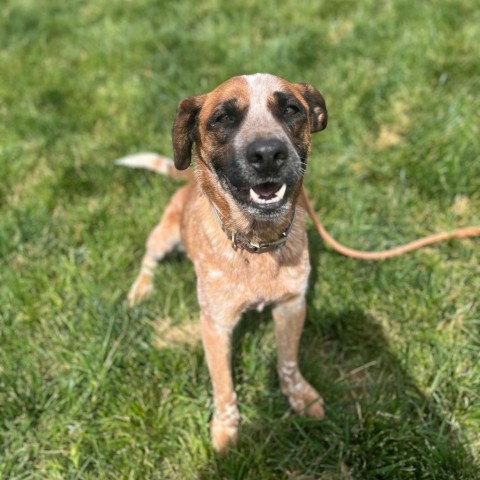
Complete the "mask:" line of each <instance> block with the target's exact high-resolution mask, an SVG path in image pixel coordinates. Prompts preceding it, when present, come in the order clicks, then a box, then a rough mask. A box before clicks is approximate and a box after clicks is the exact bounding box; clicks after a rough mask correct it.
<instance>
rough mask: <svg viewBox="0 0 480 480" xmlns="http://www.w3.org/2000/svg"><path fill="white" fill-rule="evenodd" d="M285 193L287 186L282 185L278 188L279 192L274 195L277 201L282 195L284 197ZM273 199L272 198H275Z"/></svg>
mask: <svg viewBox="0 0 480 480" xmlns="http://www.w3.org/2000/svg"><path fill="white" fill-rule="evenodd" d="M286 191H287V184H286V183H284V184H283V185H282V186H281V187H280V190H279V191H278V192H277V193H276V194H275V197H277V199H278V200H281V199H282V198H283V197H284V195H285V192H286ZM275 197H274V198H275Z"/></svg>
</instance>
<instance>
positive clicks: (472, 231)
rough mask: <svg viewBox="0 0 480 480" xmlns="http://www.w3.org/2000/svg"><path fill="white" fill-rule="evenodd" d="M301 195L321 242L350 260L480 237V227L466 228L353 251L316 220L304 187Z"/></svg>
mask: <svg viewBox="0 0 480 480" xmlns="http://www.w3.org/2000/svg"><path fill="white" fill-rule="evenodd" d="M302 195H303V199H304V201H305V207H306V210H307V213H308V214H309V215H310V218H311V219H312V221H313V224H314V225H315V228H316V230H317V232H318V234H319V235H320V237H321V238H322V239H323V241H324V242H325V243H326V244H328V245H330V247H332V248H333V249H334V250H335V251H336V252H338V253H340V254H341V255H345V256H346V257H351V258H357V259H359V260H382V259H385V258H392V257H397V256H399V255H403V254H404V253H408V252H411V251H412V250H417V249H419V248H423V247H426V246H428V245H432V244H434V243H438V242H442V241H445V240H450V239H452V238H459V239H462V238H470V237H479V236H480V227H467V228H459V229H456V230H452V231H450V232H441V233H437V234H434V235H429V236H428V237H423V238H420V239H418V240H414V241H413V242H410V243H406V244H404V245H400V246H398V247H394V248H391V249H388V250H379V251H375V252H364V251H361V250H355V249H353V248H349V247H346V246H344V245H342V244H341V243H339V242H337V241H336V240H335V239H334V238H333V237H332V236H331V235H330V234H329V233H328V232H327V230H326V229H325V227H324V226H323V225H322V223H321V222H320V220H319V219H318V216H317V214H316V212H315V210H314V209H313V206H312V202H311V201H310V199H309V198H308V195H307V192H306V190H305V188H304V187H302Z"/></svg>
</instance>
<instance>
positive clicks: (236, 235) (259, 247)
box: [210, 202, 297, 253]
mask: <svg viewBox="0 0 480 480" xmlns="http://www.w3.org/2000/svg"><path fill="white" fill-rule="evenodd" d="M210 206H211V207H212V212H213V216H214V217H215V219H216V220H217V222H218V224H219V225H220V227H221V229H222V231H223V232H224V233H225V234H226V235H227V237H228V238H229V240H230V241H231V245H232V248H233V249H234V250H238V249H239V248H240V249H241V250H246V251H247V252H249V253H265V252H271V251H273V250H279V249H280V248H282V247H283V246H284V245H285V243H286V242H287V237H288V234H289V233H290V230H291V229H292V227H293V223H294V221H295V214H296V213H297V209H296V208H294V210H293V214H292V218H291V220H290V223H289V225H288V227H287V229H286V230H284V231H283V232H282V233H281V235H280V238H279V239H278V240H274V241H273V242H259V243H254V242H250V241H249V240H247V239H246V238H245V236H244V235H243V234H242V233H240V232H230V231H229V230H227V229H226V228H225V226H224V225H223V222H222V220H221V219H220V215H219V214H218V210H217V209H216V208H215V205H214V204H213V203H212V202H210Z"/></svg>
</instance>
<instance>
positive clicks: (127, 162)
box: [115, 152, 193, 180]
mask: <svg viewBox="0 0 480 480" xmlns="http://www.w3.org/2000/svg"><path fill="white" fill-rule="evenodd" d="M115 165H120V166H122V167H130V168H144V169H146V170H151V171H152V172H155V173H159V174H161V175H166V176H167V177H172V178H175V179H178V180H189V179H190V178H192V176H193V173H192V171H191V170H177V169H176V168H175V164H174V163H173V160H172V159H170V158H168V157H164V156H163V155H159V154H158V153H152V152H143V153H135V154H133V155H128V156H126V157H122V158H119V159H117V160H115Z"/></svg>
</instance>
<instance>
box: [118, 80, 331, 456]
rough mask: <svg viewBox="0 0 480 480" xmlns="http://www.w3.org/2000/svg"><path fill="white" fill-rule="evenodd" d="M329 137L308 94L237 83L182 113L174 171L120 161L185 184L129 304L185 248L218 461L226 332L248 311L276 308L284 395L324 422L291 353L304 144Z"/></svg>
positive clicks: (224, 427) (298, 293) (297, 308)
mask: <svg viewBox="0 0 480 480" xmlns="http://www.w3.org/2000/svg"><path fill="white" fill-rule="evenodd" d="M326 126H327V109H326V105H325V100H324V98H323V96H322V95H321V94H320V92H319V91H318V90H317V89H316V88H315V87H313V86H312V85H310V84H307V83H290V82H288V81H286V80H284V79H282V78H280V77H277V76H274V75H270V74H254V75H245V76H238V77H233V78H230V79H229V80H227V81H226V82H224V83H222V84H221V85H220V86H218V87H217V88H215V89H214V90H213V91H211V92H210V93H206V94H203V95H198V96H194V97H189V98H186V99H185V100H183V101H181V102H180V104H179V106H178V109H177V113H176V118H175V121H174V124H173V129H172V143H173V152H174V160H173V162H172V161H171V160H169V159H168V158H165V157H162V156H159V155H156V154H138V155H134V156H131V157H125V158H124V159H121V160H120V161H118V163H119V164H122V165H127V166H133V167H147V168H150V169H153V170H156V171H157V172H160V173H164V174H166V175H171V176H175V177H178V178H187V179H188V180H189V182H188V183H187V184H186V185H184V186H182V187H181V188H180V189H179V190H177V192H176V193H175V194H174V195H173V197H172V199H171V201H170V203H169V204H168V206H167V207H166V210H165V212H164V214H163V217H162V219H161V221H160V223H159V224H158V225H157V226H156V227H155V228H154V230H153V231H152V232H151V233H150V235H149V237H148V240H147V243H146V253H145V255H144V257H143V260H142V264H141V269H140V273H139V275H138V277H137V279H136V280H135V282H134V284H133V286H132V288H131V290H130V293H129V296H128V299H129V302H130V304H131V305H134V304H136V303H137V302H139V301H140V300H142V299H143V298H145V297H147V296H148V295H150V293H151V291H152V281H153V275H154V269H155V266H156V265H157V262H158V261H160V260H161V259H162V258H163V257H164V256H165V255H166V254H167V253H169V252H171V251H172V250H173V249H174V248H175V247H177V246H180V245H181V246H183V248H184V249H185V251H186V253H187V255H188V257H189V258H190V259H191V261H192V262H193V265H194V267H195V272H196V275H197V294H198V302H199V306H200V324H201V332H202V341H203V345H204V349H205V356H206V360H207V364H208V368H209V372H210V376H211V381H212V385H213V396H214V413H213V417H212V421H211V427H210V433H211V439H212V444H213V447H214V449H215V450H216V451H218V452H225V451H226V450H227V449H228V448H229V447H230V446H232V445H234V444H235V442H236V440H237V437H238V427H239V411H238V407H237V401H236V395H235V391H234V385H233V380H232V367H231V355H232V332H233V330H234V328H235V326H236V325H237V323H238V321H239V319H240V317H241V314H242V313H243V312H244V311H246V310H248V309H257V310H261V309H262V308H263V307H264V306H265V305H271V306H272V314H273V319H274V323H275V339H276V343H277V348H278V361H277V369H278V374H279V378H280V386H281V390H282V392H283V393H284V394H285V395H286V396H287V397H288V400H289V402H290V405H291V406H292V408H293V409H294V410H295V411H296V412H299V413H302V414H303V413H305V414H308V415H310V416H313V417H317V418H321V417H323V416H324V404H323V400H322V398H321V396H320V395H319V394H318V392H317V391H316V390H315V389H314V388H313V387H312V386H311V385H310V384H309V383H308V382H307V381H306V380H305V379H304V377H303V376H302V374H301V372H300V370H299V366H298V348H299V342H300V336H301V333H302V329H303V324H304V320H305V313H306V301H305V293H306V290H307V286H308V276H309V272H310V261H309V253H308V244H307V235H306V227H305V223H306V208H305V201H306V200H305V198H304V197H303V195H302V187H303V178H304V174H305V171H306V168H307V158H308V155H309V153H310V147H311V134H312V133H314V132H318V131H321V130H323V129H324V128H325V127H326ZM192 150H194V155H193V157H194V169H193V171H192V169H188V167H189V166H190V164H191V163H192Z"/></svg>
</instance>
